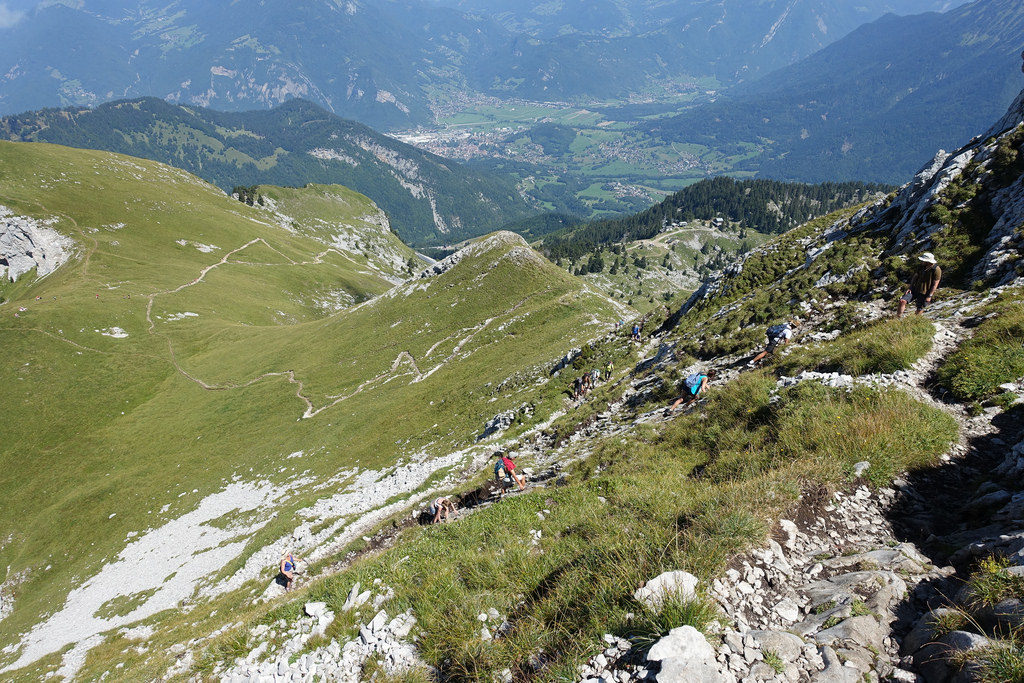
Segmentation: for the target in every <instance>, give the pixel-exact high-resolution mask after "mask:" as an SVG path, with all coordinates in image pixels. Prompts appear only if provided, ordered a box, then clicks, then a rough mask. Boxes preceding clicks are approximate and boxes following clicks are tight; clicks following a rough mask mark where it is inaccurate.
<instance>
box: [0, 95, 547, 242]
mask: <svg viewBox="0 0 1024 683" xmlns="http://www.w3.org/2000/svg"><path fill="white" fill-rule="evenodd" d="M0 138H6V139H9V140H16V141H34V142H53V143H57V144H61V145H67V146H69V147H79V148H86V149H101V150H106V151H111V152H120V153H122V154H130V155H132V156H138V157H143V158H146V159H152V160H154V161H160V162H163V163H167V164H171V165H173V166H177V167H178V168H182V169H184V170H186V171H189V172H192V173H195V174H196V175H198V176H199V177H201V178H203V179H204V180H207V181H210V182H212V183H215V184H217V185H219V186H220V187H221V188H223V189H224V190H230V189H231V188H233V187H235V186H239V185H244V186H251V185H288V186H303V185H305V184H307V183H324V184H339V185H344V186H346V187H350V188H352V189H353V190H356V191H357V192H361V193H363V194H365V195H366V196H368V197H370V199H372V200H374V201H375V202H376V203H377V204H378V205H379V206H380V207H381V208H383V209H384V210H385V211H386V212H387V214H388V217H389V219H390V221H391V224H392V227H393V228H394V229H395V232H396V233H398V235H399V236H401V237H402V238H403V239H404V240H406V241H407V242H411V243H416V244H430V243H442V244H443V243H449V242H458V241H461V240H464V239H466V238H468V237H474V236H477V235H481V234H483V233H486V232H489V231H491V230H494V229H497V228H498V227H500V226H502V225H504V224H505V223H506V222H508V221H512V220H515V219H517V218H522V217H525V216H527V215H529V214H531V213H533V212H534V210H533V208H532V207H531V206H530V204H529V203H527V201H526V200H525V199H524V198H523V197H522V196H520V194H519V192H518V191H517V189H516V185H515V183H514V182H513V181H512V180H510V179H509V178H507V177H504V176H501V175H498V174H495V173H491V172H488V171H485V170H482V169H469V168H467V167H465V166H463V165H462V164H460V163H459V162H457V161H450V160H447V159H442V158H440V157H437V156H435V155H433V154H430V153H428V152H424V151H422V150H419V149H416V148H415V147H412V146H410V145H406V144H404V143H401V142H399V141H397V140H395V139H394V138H391V137H388V136H386V135H382V134H380V133H377V132H376V131H374V130H373V129H371V128H369V127H367V126H364V125H363V124H361V123H356V122H355V121H349V120H347V119H343V118H340V117H338V116H335V115H334V114H331V113H330V112H327V111H325V110H324V109H321V108H320V107H319V106H317V105H315V104H313V103H311V102H307V101H305V100H291V101H289V102H287V103H285V104H282V105H281V106H279V107H277V108H275V109H271V110H259V111H251V112H218V111H214V110H212V109H204V108H202V107H185V106H179V105H174V104H170V103H167V102H164V101H163V100H159V99H156V98H143V99H138V100H127V101H120V102H112V103H109V104H104V105H101V106H99V107H97V108H95V109H84V108H82V107H72V108H68V109H44V110H42V111H34V112H27V113H24V114H18V115H14V116H7V117H4V118H2V119H0Z"/></svg>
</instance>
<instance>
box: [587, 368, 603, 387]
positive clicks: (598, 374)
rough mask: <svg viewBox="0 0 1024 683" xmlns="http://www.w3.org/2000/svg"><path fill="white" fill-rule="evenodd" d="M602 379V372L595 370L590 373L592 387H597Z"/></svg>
mask: <svg viewBox="0 0 1024 683" xmlns="http://www.w3.org/2000/svg"><path fill="white" fill-rule="evenodd" d="M600 379H601V371H600V370H598V369H597V368H594V369H593V370H591V371H590V386H592V387H596V386H597V383H598V381H599V380H600Z"/></svg>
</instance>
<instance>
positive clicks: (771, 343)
mask: <svg viewBox="0 0 1024 683" xmlns="http://www.w3.org/2000/svg"><path fill="white" fill-rule="evenodd" d="M798 327H800V321H799V320H795V319H794V320H790V321H789V322H785V323H779V324H778V325H772V326H771V327H769V328H768V330H767V332H765V336H767V337H768V345H767V346H766V347H765V349H764V351H762V352H761V353H759V354H757V355H756V356H754V357H753V358H751V359H750V362H749V363H747V367H748V368H753V367H756V366H757V364H758V363H759V362H761V360H762V359H763V358H764V357H765V356H769V355H772V354H774V353H775V350H776V349H778V348H779V347H780V346H785V345H786V344H788V343H789V340H790V339H792V338H793V334H794V333H795V332H796V328H798Z"/></svg>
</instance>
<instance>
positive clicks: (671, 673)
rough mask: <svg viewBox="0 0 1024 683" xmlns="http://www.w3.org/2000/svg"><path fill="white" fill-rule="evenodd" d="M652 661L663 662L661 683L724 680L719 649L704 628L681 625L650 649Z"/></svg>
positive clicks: (706, 682)
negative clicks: (717, 651) (716, 656)
mask: <svg viewBox="0 0 1024 683" xmlns="http://www.w3.org/2000/svg"><path fill="white" fill-rule="evenodd" d="M647 659H648V661H651V662H660V663H661V671H660V672H659V673H658V676H657V681H658V683H724V681H725V678H724V677H723V676H722V674H721V672H720V671H719V670H718V665H717V664H716V663H715V651H714V649H713V648H712V647H711V644H710V643H708V641H707V639H706V638H704V636H703V634H701V632H700V631H698V630H697V629H695V628H694V627H692V626H680V627H679V628H674V629H672V630H671V631H669V632H668V635H667V636H665V637H664V638H662V639H661V640H659V641H658V642H657V643H655V644H654V647H652V648H651V649H650V652H648V653H647Z"/></svg>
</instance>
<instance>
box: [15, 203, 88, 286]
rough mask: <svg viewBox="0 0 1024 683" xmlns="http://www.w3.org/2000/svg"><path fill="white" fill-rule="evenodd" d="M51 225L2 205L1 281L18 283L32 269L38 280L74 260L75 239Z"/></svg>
mask: <svg viewBox="0 0 1024 683" xmlns="http://www.w3.org/2000/svg"><path fill="white" fill-rule="evenodd" d="M50 224H51V222H49V221H38V220H36V219H34V218H29V217H28V216H17V215H15V214H14V212H13V211H11V210H10V209H8V208H7V207H6V206H2V205H0V278H7V279H8V280H10V281H11V282H16V281H17V280H18V279H19V278H21V277H22V276H24V275H25V274H27V273H30V272H31V271H32V270H33V269H34V270H35V271H36V276H37V277H46V276H47V275H49V274H50V273H52V272H53V271H55V270H56V269H57V268H59V267H60V266H62V265H64V263H66V262H67V260H68V259H69V258H71V256H72V254H73V253H74V249H75V242H74V240H72V239H70V238H68V237H65V236H64V235H61V234H60V233H59V232H57V231H56V230H54V229H53V228H51V227H49V226H50Z"/></svg>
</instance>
